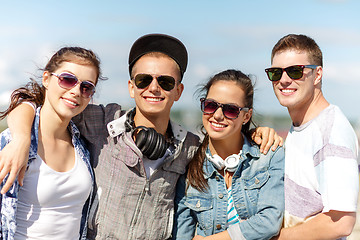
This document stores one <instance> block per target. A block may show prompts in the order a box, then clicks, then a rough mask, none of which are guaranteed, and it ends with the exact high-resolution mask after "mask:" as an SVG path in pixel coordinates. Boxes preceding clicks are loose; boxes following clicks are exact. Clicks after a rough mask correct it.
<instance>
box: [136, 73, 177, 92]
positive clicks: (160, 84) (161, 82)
mask: <svg viewBox="0 0 360 240" xmlns="http://www.w3.org/2000/svg"><path fill="white" fill-rule="evenodd" d="M138 76H144V78H145V77H149V76H150V77H151V81H150V82H149V83H148V84H147V85H146V86H144V87H139V82H138V79H137V77H138ZM162 77H166V78H169V79H170V80H171V84H170V86H171V88H168V89H165V88H164V86H163V85H164V82H163V81H161V78H162ZM144 78H142V79H144ZM154 78H155V79H156V81H157V83H158V84H159V86H160V87H161V89H163V90H165V91H171V90H173V89H174V88H175V85H176V80H175V78H174V77H172V76H169V75H159V76H156V77H155V76H153V75H151V74H148V73H139V74H136V76H134V77H133V79H132V80H133V81H134V83H135V86H136V87H137V88H139V89H145V88H147V87H148V86H149V85H150V84H151V83H152V81H154ZM159 78H160V81H159Z"/></svg>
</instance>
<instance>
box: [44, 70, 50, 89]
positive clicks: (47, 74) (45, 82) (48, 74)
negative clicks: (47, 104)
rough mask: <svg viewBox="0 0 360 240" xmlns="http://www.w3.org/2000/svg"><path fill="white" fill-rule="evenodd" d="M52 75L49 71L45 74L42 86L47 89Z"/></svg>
mask: <svg viewBox="0 0 360 240" xmlns="http://www.w3.org/2000/svg"><path fill="white" fill-rule="evenodd" d="M50 77H51V74H50V72H48V71H44V72H43V77H42V85H43V86H44V87H45V88H46V89H47V88H48V86H49V83H50Z"/></svg>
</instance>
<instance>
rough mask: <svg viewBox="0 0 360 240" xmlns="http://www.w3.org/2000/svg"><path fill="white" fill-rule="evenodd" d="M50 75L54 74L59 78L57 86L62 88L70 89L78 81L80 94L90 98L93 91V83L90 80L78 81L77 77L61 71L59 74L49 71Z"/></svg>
mask: <svg viewBox="0 0 360 240" xmlns="http://www.w3.org/2000/svg"><path fill="white" fill-rule="evenodd" d="M51 75H54V76H55V77H57V78H58V79H59V82H58V84H59V86H60V87H62V88H64V89H68V90H69V89H72V88H73V87H75V86H76V85H78V84H79V83H80V92H81V96H82V97H84V98H90V97H91V96H92V95H94V93H95V85H94V84H93V83H92V82H89V81H83V82H81V81H79V79H77V77H76V76H75V75H73V74H71V73H67V72H63V73H60V74H59V75H57V74H55V73H51Z"/></svg>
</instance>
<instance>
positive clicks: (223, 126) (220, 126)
mask: <svg viewBox="0 0 360 240" xmlns="http://www.w3.org/2000/svg"><path fill="white" fill-rule="evenodd" d="M210 124H211V125H212V126H214V127H217V128H225V127H226V125H225V124H221V123H215V122H210Z"/></svg>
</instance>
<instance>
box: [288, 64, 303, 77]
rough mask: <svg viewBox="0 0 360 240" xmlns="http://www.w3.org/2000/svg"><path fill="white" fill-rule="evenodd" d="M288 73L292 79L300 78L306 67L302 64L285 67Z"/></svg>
mask: <svg viewBox="0 0 360 240" xmlns="http://www.w3.org/2000/svg"><path fill="white" fill-rule="evenodd" d="M285 71H286V73H287V74H288V76H289V77H290V78H291V79H294V80H296V79H300V78H302V76H303V72H304V68H303V67H302V66H290V67H287V68H285Z"/></svg>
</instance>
